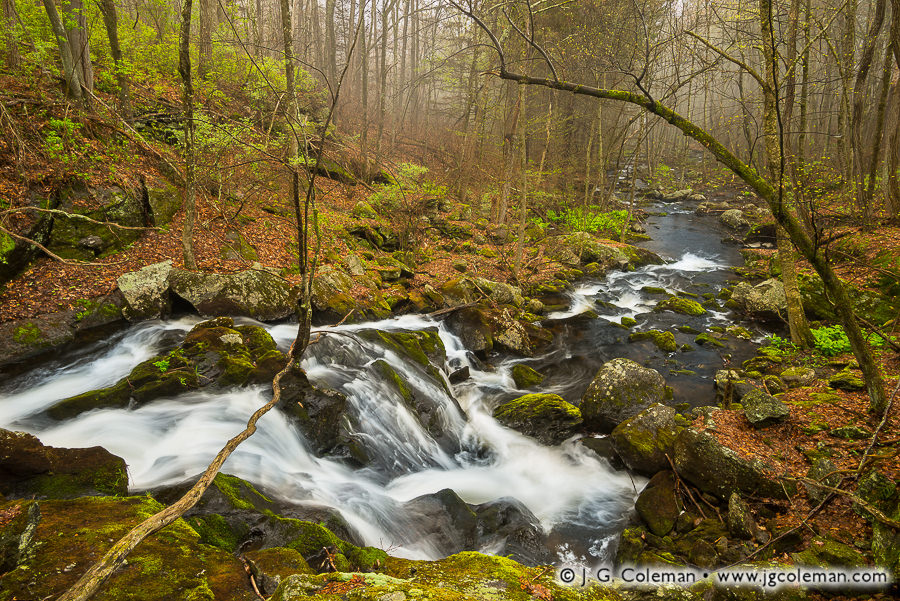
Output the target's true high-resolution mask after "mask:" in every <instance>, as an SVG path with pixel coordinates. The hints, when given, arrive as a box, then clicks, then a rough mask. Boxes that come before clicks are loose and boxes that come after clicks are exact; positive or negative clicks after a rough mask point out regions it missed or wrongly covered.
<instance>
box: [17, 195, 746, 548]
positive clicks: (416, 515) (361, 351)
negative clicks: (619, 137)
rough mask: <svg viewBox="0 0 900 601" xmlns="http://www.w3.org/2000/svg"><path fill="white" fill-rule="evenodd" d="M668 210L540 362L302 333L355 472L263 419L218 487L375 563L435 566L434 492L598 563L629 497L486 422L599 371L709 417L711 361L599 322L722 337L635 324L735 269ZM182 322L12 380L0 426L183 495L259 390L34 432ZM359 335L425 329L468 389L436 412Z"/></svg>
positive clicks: (411, 377) (560, 328)
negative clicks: (103, 459) (391, 376)
mask: <svg viewBox="0 0 900 601" xmlns="http://www.w3.org/2000/svg"><path fill="white" fill-rule="evenodd" d="M673 208H674V207H666V209H667V210H669V211H670V213H669V214H668V215H666V216H658V217H653V218H651V219H650V221H649V223H648V231H649V232H650V233H651V235H652V236H653V237H654V240H653V241H652V242H648V243H646V244H645V246H647V247H648V248H651V249H652V250H655V251H657V252H660V253H661V254H664V255H668V256H670V257H671V258H672V259H673V261H672V262H671V263H669V264H667V265H663V266H649V267H646V268H643V269H640V270H637V271H634V272H616V273H612V274H610V276H609V277H608V278H607V279H606V280H605V281H602V282H590V281H586V282H583V283H581V284H579V285H578V287H577V288H576V289H575V290H574V291H573V292H572V293H571V294H570V299H569V300H570V308H569V309H568V310H566V311H561V312H557V313H555V314H551V315H549V316H548V317H547V323H548V324H550V325H551V327H553V328H555V329H556V330H557V333H558V335H557V337H556V338H557V341H556V342H555V343H554V346H553V348H551V349H550V350H549V351H548V352H547V353H546V354H544V355H543V356H540V357H535V358H532V359H528V360H522V359H510V358H506V359H498V360H497V361H496V362H495V363H494V364H493V365H487V364H484V363H482V362H480V361H478V360H477V359H475V358H474V357H473V356H471V354H470V353H468V352H467V351H466V350H465V349H464V348H462V345H461V343H460V340H459V338H457V337H456V336H454V335H453V334H452V333H450V332H449V331H448V330H447V329H446V328H445V327H444V325H443V324H442V323H441V322H438V321H434V320H432V319H430V318H427V317H420V316H403V317H399V318H395V319H390V320H385V321H381V322H374V323H366V324H357V325H343V326H339V327H336V328H324V329H317V330H315V331H318V332H328V333H329V334H326V335H325V336H323V337H322V339H321V341H320V342H319V343H316V344H313V345H311V346H310V348H309V350H308V352H307V354H306V356H305V359H304V361H303V367H304V369H305V370H306V371H307V373H308V375H309V377H310V380H311V381H313V382H314V383H316V384H319V385H323V386H327V387H330V388H334V389H338V390H340V391H341V392H343V393H344V394H346V395H347V397H348V411H349V412H350V414H351V422H352V423H353V424H354V427H355V428H356V429H357V430H356V431H355V432H354V436H355V438H357V439H358V440H362V441H363V444H364V446H365V449H366V452H367V453H368V455H369V457H370V459H371V461H370V463H369V464H368V465H367V466H366V467H364V468H354V467H350V466H348V465H347V464H345V463H342V462H339V461H337V460H333V459H329V458H320V457H316V456H315V455H314V454H313V453H312V452H311V451H310V448H309V446H308V444H307V442H306V441H305V440H304V438H303V435H302V434H301V433H300V432H299V431H298V430H297V429H296V428H295V426H294V425H293V424H292V422H291V421H290V420H289V419H288V418H286V417H285V416H284V415H283V414H282V413H280V412H279V411H272V412H270V413H269V414H267V415H266V416H265V417H263V418H262V420H261V421H260V422H259V429H258V431H257V433H256V434H255V435H254V436H253V437H251V438H250V439H249V440H248V441H246V442H245V443H244V444H243V445H242V446H241V447H239V449H238V450H237V451H236V452H235V453H234V454H233V455H232V456H231V458H229V460H228V461H227V462H226V464H225V466H224V468H223V472H226V473H230V474H234V475H236V476H239V477H241V478H244V479H246V480H248V481H250V482H253V483H254V484H256V485H258V486H260V487H261V488H263V489H264V490H265V491H267V493H269V494H272V495H275V496H277V497H279V498H280V499H281V500H282V501H287V502H291V503H296V504H308V505H315V506H324V507H328V508H333V509H334V510H337V511H338V512H339V513H340V514H341V516H342V517H343V518H344V519H345V520H346V521H347V522H348V524H349V525H350V526H351V527H352V528H353V529H354V530H355V531H356V533H357V534H358V536H359V538H360V539H361V540H362V541H363V542H365V543H366V544H369V545H374V546H379V547H382V548H389V549H390V551H391V552H392V553H393V554H396V555H402V556H407V557H412V558H437V557H441V556H443V555H446V554H447V549H446V548H442V546H441V545H440V544H439V543H438V542H436V539H435V538H434V537H433V536H430V535H429V534H430V533H431V531H432V529H433V524H429V523H428V516H427V515H423V514H421V513H420V512H417V511H416V510H414V509H413V508H412V507H413V505H411V504H409V503H408V502H409V501H410V500H412V499H415V498H417V497H420V496H422V495H428V494H432V493H436V492H438V491H440V490H442V489H447V488H449V489H452V490H453V491H455V492H456V494H457V495H459V497H460V498H462V499H463V500H464V501H465V502H467V503H471V504H481V503H486V502H491V501H495V500H498V499H515V500H517V501H518V502H519V503H521V504H522V505H524V506H525V507H527V509H528V510H530V511H531V513H533V514H534V516H535V517H536V518H537V520H538V521H539V523H540V526H541V527H542V528H543V530H544V531H545V532H547V533H549V534H550V536H549V539H548V540H549V542H548V545H550V547H551V549H552V551H553V552H554V553H556V554H558V555H559V556H560V557H561V558H564V559H566V560H567V561H571V560H583V561H587V562H590V563H594V562H596V561H597V560H598V559H602V558H604V554H606V553H608V552H609V549H610V542H611V541H612V540H614V537H615V535H616V533H617V532H618V531H619V530H620V529H621V527H622V525H623V523H624V520H625V519H626V518H627V515H628V512H629V511H630V510H631V507H632V505H633V502H634V498H635V495H636V491H637V490H640V488H641V485H642V482H641V480H640V479H639V478H637V477H632V476H630V475H629V474H627V473H626V472H621V471H620V472H617V471H615V470H613V469H612V468H611V467H610V466H609V464H608V462H607V461H606V460H605V459H603V458H601V457H599V456H598V455H596V454H595V453H594V452H593V451H591V450H589V449H588V448H587V447H586V446H585V445H583V444H581V443H579V442H578V441H577V440H569V441H566V442H565V443H563V444H561V445H559V446H555V447H548V446H543V445H541V444H539V443H537V442H536V441H534V440H533V439H530V438H528V437H525V436H523V435H521V434H518V433H516V432H513V431H511V430H509V429H507V428H505V427H503V426H501V425H500V424H499V423H498V422H496V421H495V420H494V419H493V418H492V417H491V412H492V409H493V408H494V407H496V406H497V405H498V404H499V403H501V402H503V401H505V400H507V399H510V398H514V397H516V396H519V395H521V394H524V392H523V391H520V390H516V387H515V384H514V383H513V380H512V377H511V375H510V372H511V369H512V367H513V366H514V365H515V364H516V363H520V362H527V363H528V364H530V365H532V366H534V367H536V368H538V369H539V370H541V371H543V372H544V373H546V374H547V375H548V377H547V380H546V381H545V385H543V386H542V391H547V392H557V393H559V394H561V395H562V396H564V397H565V398H567V399H571V400H575V399H577V398H578V397H580V395H581V394H582V393H583V392H584V389H585V388H586V387H587V384H588V383H589V382H590V379H591V378H592V376H593V374H594V373H595V371H596V369H597V367H599V365H600V364H602V362H603V361H605V360H608V359H611V358H613V357H616V356H627V357H631V358H635V359H637V360H641V361H642V362H645V363H648V364H650V365H653V366H658V367H657V368H659V369H661V371H662V373H663V375H664V376H666V377H667V380H668V381H669V384H671V385H673V386H674V387H675V390H676V401H686V402H690V403H691V404H703V403H708V402H710V401H711V400H712V394H713V393H712V386H711V383H710V376H711V375H712V373H713V372H714V371H715V370H716V369H719V368H721V367H722V365H723V360H722V357H721V354H720V352H719V351H714V350H706V349H697V350H694V351H692V352H690V353H683V354H682V353H679V354H678V355H680V356H678V360H679V361H681V362H682V363H684V364H685V365H686V366H689V367H690V368H691V369H692V370H695V371H696V372H697V373H696V374H695V375H693V376H688V377H684V378H677V377H670V376H669V374H667V373H666V371H665V368H666V366H667V362H671V361H672V359H671V358H669V357H667V356H666V355H665V354H664V353H662V352H660V351H658V350H656V349H654V348H650V347H649V345H647V344H644V343H635V344H630V343H628V342H627V341H626V340H625V339H627V334H628V332H627V331H624V330H623V329H622V328H621V327H619V326H616V325H614V324H613V323H612V322H613V321H618V320H619V319H620V318H621V316H623V315H628V316H637V317H638V318H639V324H638V326H636V328H637V329H647V328H651V327H657V328H671V327H674V326H676V325H678V324H683V323H690V324H692V325H693V326H694V327H696V328H697V329H698V330H699V329H703V328H704V327H707V326H709V325H710V324H715V323H720V324H725V323H727V319H728V318H727V316H726V314H725V313H724V312H720V311H714V312H712V313H710V314H708V315H706V316H702V317H697V318H687V317H685V316H680V315H679V316H675V315H673V314H654V313H651V314H649V315H647V312H648V311H649V310H650V309H651V308H652V306H653V304H654V302H655V300H658V297H656V298H654V297H652V295H648V294H646V293H644V292H642V291H641V288H642V287H643V286H647V285H653V286H662V287H665V288H667V289H670V290H672V291H675V290H683V291H692V290H693V291H699V290H705V291H710V292H717V291H718V289H719V287H720V286H721V285H722V284H723V283H724V282H725V280H726V279H727V277H728V273H729V272H728V268H729V266H731V265H734V264H736V263H737V262H738V260H739V255H738V253H737V252H736V251H735V250H734V249H733V248H732V247H728V246H725V245H723V244H722V243H721V242H720V240H719V239H720V238H721V232H720V231H718V230H717V229H716V227H715V221H714V220H713V219H711V218H706V217H696V216H694V215H693V214H691V213H690V212H688V211H679V210H675V211H672V209H673ZM598 300H599V301H601V303H603V307H604V310H603V311H601V312H603V313H604V314H603V315H601V318H599V319H598V318H584V317H578V315H579V314H580V313H582V311H583V310H584V309H585V308H588V307H590V308H592V309H594V310H597V309H598V306H599V305H597V303H596V301H598ZM607 303H611V304H607ZM198 321H200V320H199V318H196V317H183V318H180V319H172V320H168V321H152V322H145V323H141V324H138V325H135V326H133V327H131V328H129V329H128V330H126V331H123V332H118V333H116V334H113V335H111V336H109V337H108V338H106V339H105V340H101V341H98V342H95V343H92V344H90V345H85V346H83V347H82V348H79V349H75V350H69V351H67V352H66V353H65V354H64V355H62V356H59V357H57V358H55V359H53V360H51V361H48V362H44V363H43V364H40V365H38V366H37V367H35V368H33V369H32V370H31V371H29V372H26V373H23V374H20V375H17V376H15V377H13V378H12V379H11V380H10V381H8V382H7V383H6V384H4V385H2V386H0V427H4V428H8V429H17V430H25V431H29V432H31V433H33V434H35V435H37V436H38V437H39V438H40V439H41V440H42V441H43V442H44V443H45V444H49V445H53V446H57V447H86V446H94V445H100V446H103V447H105V448H106V449H108V450H109V451H110V452H112V453H114V454H116V455H119V456H121V457H123V458H124V459H125V461H126V462H127V464H128V469H129V475H130V479H131V489H132V490H134V491H142V490H147V489H152V488H156V487H161V486H167V485H173V484H178V483H182V482H185V481H187V480H189V479H190V478H191V477H193V476H195V475H196V474H198V473H199V472H201V471H202V470H203V469H204V468H205V467H206V465H207V464H208V462H209V461H210V460H211V459H212V457H213V456H214V455H215V453H216V452H217V451H218V449H219V448H220V447H221V446H222V444H223V443H224V442H225V441H226V440H227V439H228V438H230V437H231V436H233V435H234V434H235V433H236V432H238V431H240V430H241V429H242V428H243V426H244V423H245V421H246V419H247V417H248V416H249V415H250V414H251V413H252V412H253V411H254V410H255V409H256V408H258V407H259V406H260V405H262V404H263V403H265V401H266V400H267V393H266V391H265V389H264V388H263V387H247V388H237V389H232V390H228V391H224V392H223V391H197V392H193V393H189V394H184V395H181V396H179V397H177V398H173V399H167V400H157V401H154V402H152V403H149V404H148V405H145V406H143V407H140V408H137V409H104V410H97V411H92V412H89V413H85V414H81V415H80V416H78V417H76V418H74V419H71V420H69V421H66V422H63V423H58V422H51V421H49V420H47V419H46V418H44V417H42V416H41V412H42V411H43V410H45V409H46V408H48V407H49V406H51V405H52V404H54V403H55V402H57V401H59V400H60V399H62V398H66V397H69V396H72V395H75V394H79V393H81V392H85V391H88V390H92V389H96V388H100V387H104V386H109V385H111V384H113V383H115V382H116V381H118V380H119V379H120V378H122V377H124V376H125V375H127V374H128V373H129V371H130V370H131V369H132V367H134V366H135V365H137V364H138V363H140V362H141V361H144V360H146V359H148V358H150V357H152V356H154V355H155V354H158V353H159V352H163V351H165V350H168V349H170V348H172V347H174V346H175V345H176V344H177V343H178V342H179V341H180V339H181V338H182V337H183V335H184V334H185V333H186V332H187V331H188V330H189V329H190V328H191V327H192V326H193V325H194V324H196V323H197V322H198ZM243 321H244V322H245V323H252V322H250V321H248V320H243ZM265 327H266V328H267V330H268V331H269V332H270V333H271V334H272V336H273V337H274V338H275V340H276V342H277V343H278V344H279V346H280V347H282V348H285V349H286V348H287V346H288V345H289V344H290V342H291V340H292V339H293V337H294V335H295V333H296V326H294V325H274V326H271V325H269V326H265ZM373 328H374V329H381V330H421V329H427V328H434V329H436V330H437V331H438V333H439V335H440V337H441V339H442V341H443V343H444V346H445V347H446V350H447V356H448V364H449V368H450V371H452V370H455V369H459V368H463V367H468V368H469V372H470V378H469V379H468V380H466V381H464V382H462V383H460V384H456V385H454V386H452V392H453V396H451V395H449V394H448V393H447V389H446V388H445V387H444V386H441V385H438V383H436V382H435V381H434V380H433V379H431V378H429V377H427V376H426V374H425V373H424V370H422V368H421V366H419V365H418V364H414V363H412V362H409V361H406V360H405V359H403V358H402V357H400V356H398V355H396V354H395V353H393V352H392V351H390V350H389V349H387V348H385V347H384V346H381V345H379V344H377V343H374V342H371V341H370V340H368V339H363V338H360V337H358V336H356V332H358V331H360V330H362V329H373ZM334 332H337V335H335V334H333V333H334ZM679 336H681V335H680V334H679ZM313 337H314V338H315V335H314V336H313ZM679 342H682V340H681V339H679ZM745 346H746V348H743V347H741V348H738V347H734V348H728V349H725V351H726V352H727V353H731V354H732V355H734V354H737V355H741V354H742V353H749V352H750V350H749V349H750V348H751V345H750V344H749V343H747V344H746V345H745ZM378 359H382V360H384V361H386V362H387V363H388V364H390V365H391V366H392V367H393V368H394V369H395V370H396V371H397V372H398V373H399V374H400V375H401V376H402V377H403V378H404V379H405V380H406V381H408V382H409V384H410V386H411V388H413V389H414V390H415V391H416V393H417V394H420V395H423V396H425V397H427V398H429V399H431V401H432V402H433V403H435V404H436V405H437V406H438V418H439V422H440V426H441V435H440V436H439V437H437V438H436V437H435V435H433V434H432V433H431V432H429V431H428V429H426V428H425V427H423V426H422V425H421V423H420V422H419V421H418V420H417V419H416V417H415V416H414V415H412V414H411V412H410V411H409V409H408V408H407V406H406V405H405V404H404V403H403V402H402V399H401V398H399V395H398V394H397V392H396V391H395V389H392V388H391V387H389V386H388V385H387V383H386V382H385V381H383V380H381V379H379V377H378V376H377V373H376V370H375V369H374V368H373V366H372V364H373V362H375V361H376V360H378ZM733 359H734V358H733ZM454 397H455V399H454ZM460 407H461V408H462V409H463V412H464V414H462V413H460V412H459V410H458V408H460ZM482 550H484V551H487V552H490V551H492V550H494V549H491V548H484V549H482Z"/></svg>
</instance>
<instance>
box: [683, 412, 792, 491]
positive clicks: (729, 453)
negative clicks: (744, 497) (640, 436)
mask: <svg viewBox="0 0 900 601" xmlns="http://www.w3.org/2000/svg"><path fill="white" fill-rule="evenodd" d="M674 452H675V456H674V457H673V459H674V462H675V467H676V468H677V470H678V474H679V475H680V476H681V477H682V478H684V479H685V480H687V481H689V482H691V483H692V484H694V485H695V486H696V487H697V488H699V489H700V490H702V491H704V492H708V493H711V494H714V495H716V496H718V497H719V498H722V499H727V498H728V497H729V496H730V495H731V493H733V492H742V493H746V494H749V495H757V496H763V497H774V498H779V499H783V498H785V497H786V496H787V493H786V492H785V488H787V490H791V489H792V488H793V484H792V483H790V482H785V483H784V485H783V484H782V481H781V479H780V478H779V477H778V475H777V474H776V473H775V472H774V471H773V470H772V468H770V467H769V466H767V465H765V464H763V463H762V462H761V461H758V460H748V459H744V458H742V457H741V456H739V455H738V454H737V453H736V452H735V451H734V450H732V449H730V448H728V447H726V446H724V445H722V444H721V443H720V442H719V441H718V440H716V438H715V437H714V436H713V435H712V434H711V433H709V432H706V431H699V430H696V429H694V428H685V429H684V430H682V431H681V432H680V433H679V434H678V436H677V437H676V438H675V445H674Z"/></svg>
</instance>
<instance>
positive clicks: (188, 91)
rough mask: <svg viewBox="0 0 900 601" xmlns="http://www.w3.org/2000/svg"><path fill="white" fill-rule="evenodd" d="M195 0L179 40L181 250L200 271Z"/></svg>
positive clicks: (188, 4) (185, 12)
mask: <svg viewBox="0 0 900 601" xmlns="http://www.w3.org/2000/svg"><path fill="white" fill-rule="evenodd" d="M192 8H193V0H184V6H183V7H182V11H181V32H180V35H179V37H178V73H179V74H180V75H181V83H182V93H181V103H182V107H183V110H184V226H183V227H182V230H181V248H182V254H183V257H184V266H185V267H186V268H188V269H197V260H196V258H195V257H194V221H195V220H196V219H197V203H196V199H195V197H194V80H193V76H192V75H191V46H190V43H191V10H192Z"/></svg>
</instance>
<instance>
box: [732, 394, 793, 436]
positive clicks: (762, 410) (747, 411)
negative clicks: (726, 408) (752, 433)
mask: <svg viewBox="0 0 900 601" xmlns="http://www.w3.org/2000/svg"><path fill="white" fill-rule="evenodd" d="M741 404H742V405H743V407H744V415H746V416H747V420H748V421H749V422H750V423H751V424H753V425H754V426H755V427H757V428H764V427H766V426H770V425H772V424H776V423H779V422H782V421H784V420H785V419H786V418H787V417H788V416H790V414H791V410H790V408H789V407H788V406H787V405H785V404H784V403H782V402H781V401H779V400H778V399H776V398H775V397H773V396H772V395H770V394H766V393H765V392H763V391H761V390H758V389H757V390H752V391H750V392H749V393H747V394H745V395H743V397H742V398H741Z"/></svg>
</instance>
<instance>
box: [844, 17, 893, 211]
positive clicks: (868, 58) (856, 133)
mask: <svg viewBox="0 0 900 601" xmlns="http://www.w3.org/2000/svg"><path fill="white" fill-rule="evenodd" d="M885 1H886V0H878V1H877V3H876V5H875V14H874V16H873V17H872V22H871V23H870V25H869V31H868V33H867V34H866V39H865V46H864V48H863V53H862V57H861V58H860V63H859V70H858V71H857V73H856V82H855V84H854V85H853V111H852V113H851V115H850V131H851V133H852V140H851V142H852V147H851V149H852V152H853V171H852V173H853V181H854V185H855V188H856V190H855V191H856V205H857V208H858V209H859V211H860V213H861V214H862V216H863V222H864V224H866V226H869V225H870V224H871V219H872V211H873V209H874V207H873V206H872V198H871V197H869V190H870V189H869V187H868V186H867V185H866V181H865V177H864V175H865V173H866V169H865V150H867V149H868V148H870V145H868V144H865V143H864V142H863V139H862V138H863V103H864V102H865V98H866V90H867V87H868V78H869V70H870V68H871V66H872V60H873V59H874V57H875V46H876V44H877V41H878V34H879V33H880V32H881V27H882V25H883V24H884V13H885Z"/></svg>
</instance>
